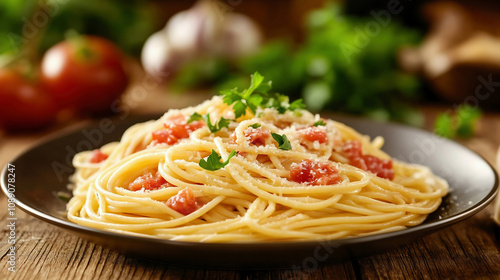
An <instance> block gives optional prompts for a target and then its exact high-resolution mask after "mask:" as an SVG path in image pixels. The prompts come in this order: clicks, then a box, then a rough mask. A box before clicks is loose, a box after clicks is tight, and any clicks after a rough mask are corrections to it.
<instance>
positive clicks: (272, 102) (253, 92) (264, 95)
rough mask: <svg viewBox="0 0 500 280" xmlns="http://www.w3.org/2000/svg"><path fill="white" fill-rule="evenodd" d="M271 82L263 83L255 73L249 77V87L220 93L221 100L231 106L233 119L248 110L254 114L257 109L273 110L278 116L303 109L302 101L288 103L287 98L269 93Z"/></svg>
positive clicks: (257, 73) (261, 78)
mask: <svg viewBox="0 0 500 280" xmlns="http://www.w3.org/2000/svg"><path fill="white" fill-rule="evenodd" d="M271 88H272V82H271V81H267V82H265V81H264V77H263V76H262V75H261V74H259V72H255V73H254V74H253V75H251V80H250V87H248V88H247V89H245V90H243V91H241V92H240V91H238V89H237V88H234V89H231V90H223V91H221V92H220V93H221V95H223V98H222V100H223V101H224V103H225V104H227V105H233V110H234V115H235V118H236V119H237V118H239V117H241V116H244V115H246V112H247V110H248V109H249V110H250V111H252V113H254V114H255V112H256V111H257V108H274V109H276V110H277V111H278V112H279V113H280V114H284V113H285V112H286V111H298V110H302V109H305V104H304V102H303V101H302V99H298V100H295V101H293V102H292V103H291V104H290V103H289V98H288V96H286V95H282V94H279V93H271V92H270V90H271Z"/></svg>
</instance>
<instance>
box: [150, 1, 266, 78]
mask: <svg viewBox="0 0 500 280" xmlns="http://www.w3.org/2000/svg"><path fill="white" fill-rule="evenodd" d="M261 40H262V36H261V32H260V30H259V28H258V27H257V25H256V24H255V23H254V22H253V21H252V20H251V19H250V18H249V17H247V16H245V15H242V14H237V13H231V12H229V11H228V10H227V9H224V7H222V6H221V5H218V4H217V2H215V1H210V0H201V1H199V2H197V3H196V4H195V5H194V6H193V7H192V8H191V9H189V10H186V11H182V12H179V13H177V14H175V15H174V16H172V17H171V18H170V20H169V21H168V22H167V24H166V25H165V28H164V29H162V30H160V31H158V32H156V33H155V34H153V35H151V37H150V38H149V39H148V40H147V41H146V43H145V45H144V47H143V50H142V55H141V62H142V64H143V67H144V69H145V70H146V71H147V72H148V73H150V74H151V75H156V74H157V73H158V72H165V71H168V72H169V73H171V74H175V72H176V71H177V70H178V69H179V68H180V67H181V66H182V65H183V64H184V63H186V62H190V61H196V59H197V58H200V57H205V58H206V57H214V58H231V59H234V58H238V57H241V56H245V55H249V54H251V53H252V52H255V51H256V50H257V49H258V48H259V46H260V44H261Z"/></svg>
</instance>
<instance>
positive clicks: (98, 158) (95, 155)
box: [89, 149, 109, 163]
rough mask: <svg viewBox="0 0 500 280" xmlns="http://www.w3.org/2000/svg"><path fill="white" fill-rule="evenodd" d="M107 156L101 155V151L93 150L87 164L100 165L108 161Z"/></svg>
mask: <svg viewBox="0 0 500 280" xmlns="http://www.w3.org/2000/svg"><path fill="white" fill-rule="evenodd" d="M108 157H109V156H108V155H107V154H105V153H103V152H102V151H101V150H99V149H97V150H93V151H92V155H91V156H90V159H89V162H90V163H100V162H103V161H105V160H106V159H108Z"/></svg>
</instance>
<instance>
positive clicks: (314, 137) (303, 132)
mask: <svg viewBox="0 0 500 280" xmlns="http://www.w3.org/2000/svg"><path fill="white" fill-rule="evenodd" d="M298 133H299V136H300V138H301V139H302V140H304V141H310V142H314V141H318V142H319V143H320V144H323V143H326V141H328V136H327V135H326V129H325V128H324V127H316V126H310V127H306V128H303V129H299V130H298Z"/></svg>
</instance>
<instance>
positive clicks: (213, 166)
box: [198, 149, 236, 171]
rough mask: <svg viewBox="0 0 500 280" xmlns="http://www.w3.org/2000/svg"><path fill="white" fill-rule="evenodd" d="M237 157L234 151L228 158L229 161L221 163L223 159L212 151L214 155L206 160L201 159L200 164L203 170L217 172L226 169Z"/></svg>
mask: <svg viewBox="0 0 500 280" xmlns="http://www.w3.org/2000/svg"><path fill="white" fill-rule="evenodd" d="M234 155H236V151H235V150H232V151H231V153H230V154H229V156H228V157H227V160H226V161H224V162H221V159H222V157H221V156H219V154H217V152H216V151H215V150H213V149H212V153H211V154H210V155H209V156H208V157H207V158H206V159H200V162H199V163H198V164H199V165H200V167H201V168H203V169H206V170H209V171H215V170H219V169H222V168H224V167H225V166H226V165H227V164H228V163H229V160H230V159H231V158H232V157H234Z"/></svg>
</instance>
